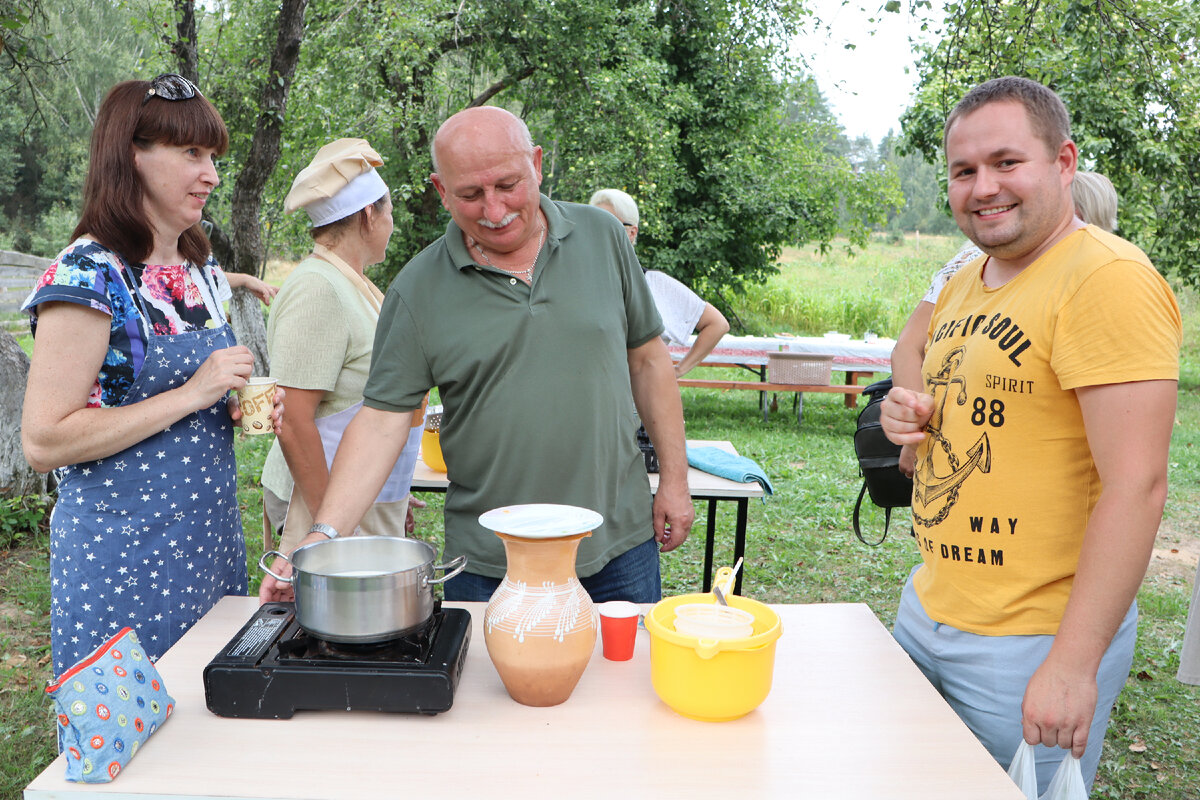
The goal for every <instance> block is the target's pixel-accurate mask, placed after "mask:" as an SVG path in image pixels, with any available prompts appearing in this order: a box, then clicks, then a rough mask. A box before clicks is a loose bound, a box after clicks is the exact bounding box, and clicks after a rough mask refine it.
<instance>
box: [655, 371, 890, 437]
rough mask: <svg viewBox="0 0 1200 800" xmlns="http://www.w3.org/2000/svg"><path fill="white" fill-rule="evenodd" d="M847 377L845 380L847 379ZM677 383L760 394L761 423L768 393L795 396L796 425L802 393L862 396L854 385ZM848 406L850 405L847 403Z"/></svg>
mask: <svg viewBox="0 0 1200 800" xmlns="http://www.w3.org/2000/svg"><path fill="white" fill-rule="evenodd" d="M863 374H866V375H869V374H870V373H861V372H859V373H854V375H855V379H857V377H858V375H863ZM849 377H850V376H849V375H847V379H849ZM678 383H679V385H680V386H681V387H684V386H687V387H691V388H693V389H720V390H722V391H727V390H729V389H744V390H749V391H752V392H760V393H761V394H762V412H763V422H766V420H767V409H768V407H769V403H768V401H767V393H768V392H790V393H792V394H794V395H795V396H796V422H797V424H799V423H801V422H803V420H804V393H805V392H824V393H827V394H842V395H846V399H847V400H853V399H856V398H857V397H858V395H860V394H862V390H863V387H861V386H858V385H856V383H855V384H849V385H846V384H836V383H835V384H800V383H771V382H769V381H727V380H707V379H703V378H680V379H679V380H678ZM847 405H850V403H847Z"/></svg>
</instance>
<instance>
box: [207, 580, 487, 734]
mask: <svg viewBox="0 0 1200 800" xmlns="http://www.w3.org/2000/svg"><path fill="white" fill-rule="evenodd" d="M470 641H471V615H470V613H469V612H468V611H467V610H466V609H462V608H445V609H443V608H441V603H440V602H439V603H438V604H437V606H436V607H435V609H434V613H433V616H432V617H430V619H429V621H428V622H427V623H426V624H425V626H424V627H423V628H421V629H420V630H418V631H416V632H414V633H410V634H408V635H407V636H404V637H401V638H399V639H393V640H391V641H387V642H377V643H372V644H338V643H334V642H328V641H325V640H322V639H318V638H317V637H315V636H312V635H311V634H309V633H308V632H307V631H305V630H304V629H303V628H301V627H300V625H299V624H298V623H297V622H296V617H295V605H294V604H292V603H266V604H265V605H262V606H260V607H259V609H258V610H257V611H256V612H255V613H254V616H253V617H251V618H250V621H249V622H247V623H246V624H245V625H244V626H242V629H241V630H240V631H238V634H237V636H235V637H233V639H232V640H231V641H230V642H229V644H227V645H225V647H224V649H223V650H221V652H220V653H218V654H217V657H216V658H214V659H213V660H212V661H211V662H209V664H208V666H207V667H205V668H204V699H205V702H206V703H207V704H208V710H209V711H211V712H213V713H214V714H216V715H218V716H221V717H251V718H256V719H270V718H274V719H289V718H290V717H291V716H292V714H294V713H295V712H296V711H298V710H309V709H313V710H316V709H338V708H340V709H345V710H347V711H352V710H363V711H399V712H415V713H419V714H437V713H440V712H442V711H447V710H449V708H450V706H451V705H452V704H453V702H454V690H455V689H456V688H457V686H458V680H459V676H460V675H461V674H462V668H463V661H464V660H466V657H467V645H468V644H470Z"/></svg>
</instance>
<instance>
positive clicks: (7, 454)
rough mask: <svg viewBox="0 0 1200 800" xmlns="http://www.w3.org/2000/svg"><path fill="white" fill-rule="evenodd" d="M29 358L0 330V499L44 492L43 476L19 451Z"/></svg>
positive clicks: (10, 335)
mask: <svg viewBox="0 0 1200 800" xmlns="http://www.w3.org/2000/svg"><path fill="white" fill-rule="evenodd" d="M28 376H29V357H28V356H27V355H25V351H24V350H22V349H21V345H19V344H17V340H16V339H15V338H14V337H13V335H12V334H10V333H9V332H8V331H6V330H3V329H0V500H7V499H10V498H13V497H21V496H22V495H27V494H37V495H43V494H45V493H46V476H45V475H39V474H38V473H36V472H34V471H33V468H32V467H30V466H29V463H28V462H26V461H25V453H24V451H23V450H22V449H21V407H22V406H23V405H24V402H25V382H26V380H27V378H28Z"/></svg>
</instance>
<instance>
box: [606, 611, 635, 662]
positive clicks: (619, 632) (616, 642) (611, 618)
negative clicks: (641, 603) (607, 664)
mask: <svg viewBox="0 0 1200 800" xmlns="http://www.w3.org/2000/svg"><path fill="white" fill-rule="evenodd" d="M596 609H597V610H598V611H599V612H600V639H601V641H602V642H603V644H604V657H605V658H607V659H608V660H609V661H628V660H629V659H631V658H633V644H634V641H635V640H636V639H637V627H638V614H639V613H640V609H639V608H638V607H637V606H636V605H635V604H633V603H630V602H627V601H625V600H610V601H609V602H607V603H600V604H599V605H598V606H596Z"/></svg>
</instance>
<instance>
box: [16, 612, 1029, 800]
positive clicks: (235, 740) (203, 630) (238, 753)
mask: <svg viewBox="0 0 1200 800" xmlns="http://www.w3.org/2000/svg"><path fill="white" fill-rule="evenodd" d="M462 605H463V607H465V608H467V609H469V610H470V612H471V614H472V617H473V624H474V630H473V635H472V641H471V645H470V648H469V650H468V655H467V660H466V663H465V666H464V669H463V676H462V681H461V683H460V685H459V688H458V692H457V694H456V696H455V701H454V707H453V708H451V709H450V710H449V711H448V712H446V713H443V714H439V715H437V716H434V717H425V716H417V715H406V714H385V713H376V712H343V711H314V712H297V714H296V716H295V717H293V718H292V719H290V720H238V719H223V718H220V717H217V716H214V715H213V714H211V713H210V712H209V711H208V709H207V708H206V706H205V701H204V689H203V685H202V678H201V676H202V670H203V668H204V666H205V664H207V663H208V662H209V661H210V660H211V659H212V658H213V657H214V656H215V655H216V654H217V653H218V652H219V651H220V650H221V649H222V648H223V647H224V646H225V644H226V643H227V642H228V641H229V640H230V639H232V638H233V636H234V634H236V633H237V631H238V630H239V629H240V627H241V626H242V625H243V624H244V623H245V622H246V621H247V620H248V619H249V618H250V617H251V616H252V614H253V613H254V610H255V608H256V607H257V600H256V599H254V598H247V597H226V598H225V599H223V600H222V601H221V602H220V603H219V604H218V605H217V606H216V608H214V609H213V610H212V611H211V612H210V613H209V614H208V615H206V616H205V617H204V618H203V619H202V620H200V622H199V623H197V625H196V626H195V627H194V628H193V629H192V630H191V631H189V632H188V633H187V634H186V635H185V636H184V637H183V638H182V639H181V640H180V641H179V642H178V643H177V644H176V645H175V646H174V647H172V648H171V650H170V651H169V652H168V653H167V654H166V655H164V656H163V658H162V659H161V660H160V661H159V669H160V672H161V674H162V676H163V680H164V682H165V683H166V686H167V688H168V690H169V691H170V692H171V694H172V695H173V696H174V697H175V698H176V701H177V707H176V711H175V713H174V715H173V716H172V717H171V719H169V720H168V721H167V722H166V724H164V725H163V727H162V728H161V729H160V730H159V731H158V732H157V733H156V734H155V735H154V737H153V738H151V739H150V740H149V741H148V742H147V743H146V745H145V746H144V747H143V748H142V749H141V751H140V752H139V753H138V754H137V756H136V757H134V759H133V760H132V761H131V762H130V763H129V765H128V767H127V768H126V769H125V771H123V772H122V773H121V774H120V775H119V776H118V778H117V779H116V781H114V782H113V783H109V784H90V785H89V784H71V783H67V782H66V781H65V780H64V779H63V771H64V762H63V760H62V758H61V757H60V758H59V759H58V760H56V761H55V762H53V763H52V764H50V766H49V767H47V769H46V770H45V771H44V772H43V773H42V774H41V775H40V776H39V777H38V778H37V779H36V780H35V781H34V782H33V783H32V784H30V785H29V787H28V788H27V789H26V791H25V797H26V798H27V799H28V800H39V799H40V800H45V799H46V798H68V797H69V798H77V797H122V798H137V799H138V800H145V798H196V797H202V798H222V799H223V800H229V799H230V798H298V799H300V800H306V799H308V798H313V799H315V798H322V799H324V798H347V800H351V799H352V800H363V799H364V798H385V797H400V796H406V795H412V794H413V793H416V794H417V795H419V796H425V795H431V796H435V797H437V796H441V797H530V798H534V797H536V798H545V797H553V796H561V797H572V798H580V797H583V798H589V797H597V798H605V800H614V799H615V798H624V797H630V798H642V797H661V798H667V797H671V798H674V797H695V798H700V797H706V798H707V797H722V798H741V797H744V798H756V799H757V798H789V800H790V799H791V798H821V799H822V800H824V799H825V798H836V800H857V799H858V798H862V799H863V800H880V799H881V798H887V800H903V799H904V798H914V800H915V799H916V798H920V800H933V799H935V798H946V799H947V800H950V799H951V798H953V800H961V798H971V800H991V799H992V798H995V799H996V800H1002V799H1003V800H1021V794H1020V792H1019V791H1018V790H1017V787H1016V786H1015V785H1014V784H1013V783H1012V782H1011V781H1010V780H1009V779H1008V776H1007V775H1005V773H1004V771H1003V770H1001V769H1000V767H999V766H998V765H997V764H996V763H995V761H993V760H992V758H991V757H990V756H989V755H988V754H987V752H986V751H985V750H984V749H983V747H982V746H981V745H980V744H979V743H978V741H976V739H975V738H974V736H972V735H971V733H970V732H969V731H968V730H967V728H966V727H965V726H964V725H963V724H962V722H960V721H959V719H958V717H957V716H955V714H954V712H953V711H952V710H951V709H950V708H949V706H947V705H946V703H945V702H944V701H943V700H942V699H941V697H940V696H939V695H938V694H937V693H936V692H935V691H934V690H933V688H932V687H931V686H930V685H929V683H928V682H927V681H926V680H925V679H924V677H923V676H922V675H921V674H920V672H918V670H917V669H916V667H914V666H913V664H912V662H911V661H910V660H909V659H908V657H907V656H906V655H905V654H904V652H903V651H902V650H901V649H900V647H899V646H898V645H897V644H896V643H895V641H894V640H893V639H892V637H891V635H890V634H889V633H888V632H887V630H886V629H884V627H883V626H882V625H881V624H880V623H879V621H878V620H877V619H876V618H875V616H874V614H872V613H871V611H870V609H869V608H867V606H865V605H862V604H826V605H780V606H772V608H774V609H775V610H776V611H777V612H778V613H779V615H780V617H781V619H782V621H783V629H784V630H783V636H782V637H781V638H780V640H779V642H778V650H777V653H776V660H775V671H774V685H773V688H772V691H771V694H770V696H768V697H767V699H766V701H765V702H764V703H763V704H762V705H761V706H760V707H759V708H758V709H756V710H755V711H753V712H751V713H750V714H749V715H747V716H745V717H743V718H741V719H739V720H735V721H732V722H721V723H706V722H697V721H695V720H690V719H687V718H684V717H681V716H679V715H678V714H676V713H675V712H673V711H672V710H671V709H669V708H668V707H667V706H666V705H664V704H663V703H662V702H661V701H660V700H659V699H658V697H657V696H656V695H655V694H654V690H653V688H652V686H651V683H650V654H649V650H650V648H649V644H650V642H649V634H648V633H647V632H646V631H645V630H639V631H638V640H637V649H636V652H635V655H634V658H633V660H632V661H628V662H611V661H606V660H605V659H604V658H603V656H602V655H601V654H600V646H599V643H597V647H596V651H595V654H594V655H593V657H592V661H591V663H590V665H589V667H588V670H587V671H586V672H585V673H584V675H583V677H582V679H581V680H580V682H579V685H578V686H577V687H576V689H575V692H574V694H573V695H572V696H571V697H570V699H568V700H567V701H566V702H565V703H563V704H561V705H559V706H555V707H552V708H529V707H526V706H522V705H519V704H517V703H515V702H513V701H512V700H511V699H510V698H509V697H508V694H507V693H506V692H505V690H504V686H503V684H502V683H501V682H500V678H499V676H498V675H497V674H496V671H495V669H494V668H493V667H492V664H491V662H490V660H489V659H488V656H487V650H486V648H485V646H484V639H483V631H482V624H481V621H482V618H483V608H484V606H483V604H479V603H467V604H462Z"/></svg>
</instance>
